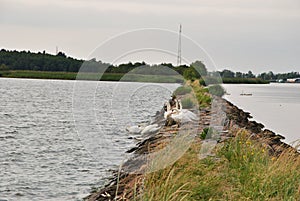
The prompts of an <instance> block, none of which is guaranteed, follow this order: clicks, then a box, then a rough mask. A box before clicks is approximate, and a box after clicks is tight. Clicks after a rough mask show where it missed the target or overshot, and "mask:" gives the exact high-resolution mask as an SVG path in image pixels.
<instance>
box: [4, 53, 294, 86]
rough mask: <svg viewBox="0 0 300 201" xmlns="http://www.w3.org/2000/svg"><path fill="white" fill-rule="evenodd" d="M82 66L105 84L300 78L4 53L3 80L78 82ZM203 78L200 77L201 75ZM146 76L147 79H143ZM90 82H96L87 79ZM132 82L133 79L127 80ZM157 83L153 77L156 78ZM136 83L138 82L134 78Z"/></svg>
mask: <svg viewBox="0 0 300 201" xmlns="http://www.w3.org/2000/svg"><path fill="white" fill-rule="evenodd" d="M82 65H87V66H89V68H86V69H88V70H87V71H86V73H87V74H88V75H89V74H90V73H93V72H99V69H105V72H104V76H103V77H102V79H101V80H111V81H117V80H120V79H122V77H123V75H125V74H128V73H129V74H130V76H133V77H134V75H140V76H139V78H138V81H141V80H142V81H143V80H147V78H145V76H146V75H151V76H154V75H155V76H158V77H157V78H156V80H161V78H163V77H160V76H165V77H166V76H169V77H172V76H173V77H172V79H168V80H167V82H181V81H182V79H179V78H178V76H179V75H180V77H181V76H183V77H184V78H185V79H190V80H193V79H201V78H203V77H218V76H221V77H222V80H223V82H224V83H254V84H256V83H268V82H270V81H277V80H279V79H280V80H283V81H286V80H287V79H290V78H298V77H300V75H299V72H289V73H280V74H275V73H273V72H272V71H269V72H265V73H261V74H259V75H254V74H253V73H252V72H251V71H250V70H249V71H248V72H246V73H243V72H233V71H230V70H227V69H225V70H223V71H216V72H208V71H207V69H206V67H205V64H204V63H203V62H201V61H195V62H193V63H191V64H190V65H180V66H174V65H173V64H171V63H161V64H154V65H150V64H146V63H145V62H144V61H141V62H135V63H132V62H129V63H125V64H119V65H112V64H108V63H104V62H102V61H97V60H96V59H91V60H88V61H85V60H81V59H76V58H72V57H69V56H67V55H66V54H65V53H63V52H58V53H57V54H56V55H51V54H48V53H46V52H45V51H43V52H38V53H33V52H30V51H16V50H5V49H2V50H0V77H17V78H19V77H20V78H21V77H23V78H43V79H76V75H77V72H78V71H79V70H80V68H81V66H82ZM198 72H200V74H201V75H202V77H201V76H200V74H199V73H198ZM141 75H143V76H141ZM86 79H93V77H91V76H87V77H86ZM127 79H131V78H127ZM152 79H153V77H152ZM134 80H136V79H135V78H134Z"/></svg>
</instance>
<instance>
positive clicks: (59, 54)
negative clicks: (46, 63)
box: [56, 52, 67, 58]
mask: <svg viewBox="0 0 300 201" xmlns="http://www.w3.org/2000/svg"><path fill="white" fill-rule="evenodd" d="M56 56H58V57H64V58H66V57H67V56H66V54H65V53H63V52H59V53H57V55H56Z"/></svg>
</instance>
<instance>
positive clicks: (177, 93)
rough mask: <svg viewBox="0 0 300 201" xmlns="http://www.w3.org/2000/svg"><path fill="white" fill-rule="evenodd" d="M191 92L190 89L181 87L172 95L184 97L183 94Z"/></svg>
mask: <svg viewBox="0 0 300 201" xmlns="http://www.w3.org/2000/svg"><path fill="white" fill-rule="evenodd" d="M191 91H192V89H191V88H190V87H184V86H181V87H178V88H177V89H176V90H175V92H174V94H175V95H184V94H187V93H190V92H191Z"/></svg>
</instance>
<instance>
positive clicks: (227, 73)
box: [221, 69, 234, 78]
mask: <svg viewBox="0 0 300 201" xmlns="http://www.w3.org/2000/svg"><path fill="white" fill-rule="evenodd" d="M221 77H223V78H234V72H232V71H230V70H226V69H225V70H223V71H222V72H221Z"/></svg>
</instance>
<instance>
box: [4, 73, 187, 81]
mask: <svg viewBox="0 0 300 201" xmlns="http://www.w3.org/2000/svg"><path fill="white" fill-rule="evenodd" d="M0 77H7V78H32V79H61V80H75V79H81V80H99V74H97V73H80V78H77V72H50V71H22V70H17V71H0ZM120 80H121V81H127V82H128V81H132V82H158V83H181V82H183V79H182V78H181V77H180V76H164V75H141V74H126V75H125V76H124V74H122V73H105V74H103V76H102V77H101V81H120Z"/></svg>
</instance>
